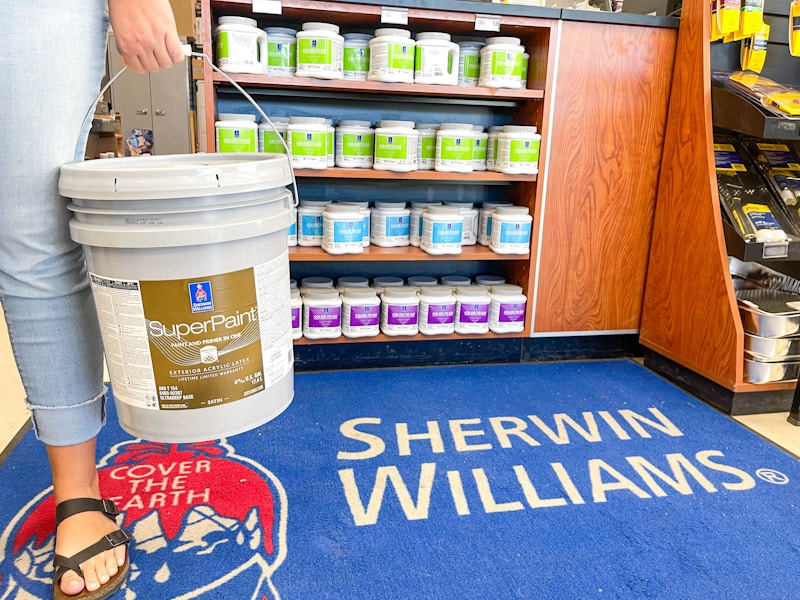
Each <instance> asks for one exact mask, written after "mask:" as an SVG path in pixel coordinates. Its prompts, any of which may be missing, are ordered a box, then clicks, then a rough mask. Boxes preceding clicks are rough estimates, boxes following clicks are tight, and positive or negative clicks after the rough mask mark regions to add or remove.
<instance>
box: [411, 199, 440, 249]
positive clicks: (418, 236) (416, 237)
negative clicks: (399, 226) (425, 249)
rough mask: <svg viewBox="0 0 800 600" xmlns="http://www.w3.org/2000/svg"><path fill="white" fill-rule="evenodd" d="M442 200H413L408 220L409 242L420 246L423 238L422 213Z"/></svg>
mask: <svg viewBox="0 0 800 600" xmlns="http://www.w3.org/2000/svg"><path fill="white" fill-rule="evenodd" d="M441 204H442V203H441V202H412V203H411V209H410V210H411V214H410V215H409V222H408V243H409V244H410V245H411V246H416V247H417V248H419V244H420V241H421V240H422V214H423V213H424V212H425V209H426V208H428V207H429V206H436V205H441Z"/></svg>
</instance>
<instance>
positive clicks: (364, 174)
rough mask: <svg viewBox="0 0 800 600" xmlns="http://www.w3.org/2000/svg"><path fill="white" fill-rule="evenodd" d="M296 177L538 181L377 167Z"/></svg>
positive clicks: (297, 174) (302, 173)
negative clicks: (391, 169) (400, 170)
mask: <svg viewBox="0 0 800 600" xmlns="http://www.w3.org/2000/svg"><path fill="white" fill-rule="evenodd" d="M294 173H295V177H308V178H312V179H313V178H316V179H319V178H323V179H390V180H393V181H395V180H396V181H403V180H411V181H450V182H453V181H455V182H458V183H467V184H469V183H476V184H487V183H513V182H515V181H536V178H537V176H536V175H504V174H503V173H495V172H494V171H474V172H472V173H444V172H440V171H411V172H409V173H397V172H395V171H378V170H375V169H342V168H339V167H333V168H330V169H319V170H317V169H297V170H296V171H295V172H294Z"/></svg>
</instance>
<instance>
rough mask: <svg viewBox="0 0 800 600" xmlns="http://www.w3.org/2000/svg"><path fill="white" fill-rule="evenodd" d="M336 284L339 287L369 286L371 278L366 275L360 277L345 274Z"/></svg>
mask: <svg viewBox="0 0 800 600" xmlns="http://www.w3.org/2000/svg"><path fill="white" fill-rule="evenodd" d="M336 285H338V286H339V287H362V288H365V287H369V279H367V278H366V277H359V276H358V275H345V276H344V277H339V279H337V280H336Z"/></svg>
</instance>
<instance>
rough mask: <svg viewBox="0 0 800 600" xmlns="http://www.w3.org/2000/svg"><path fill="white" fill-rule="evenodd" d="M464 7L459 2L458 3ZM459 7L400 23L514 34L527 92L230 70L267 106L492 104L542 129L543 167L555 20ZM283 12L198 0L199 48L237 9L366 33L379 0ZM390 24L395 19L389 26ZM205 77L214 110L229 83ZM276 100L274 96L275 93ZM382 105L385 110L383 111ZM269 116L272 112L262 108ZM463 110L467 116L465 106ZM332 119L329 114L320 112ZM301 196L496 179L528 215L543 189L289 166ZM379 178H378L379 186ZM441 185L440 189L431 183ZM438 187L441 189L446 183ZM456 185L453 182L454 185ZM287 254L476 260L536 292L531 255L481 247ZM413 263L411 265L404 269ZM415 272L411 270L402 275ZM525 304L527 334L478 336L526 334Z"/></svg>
mask: <svg viewBox="0 0 800 600" xmlns="http://www.w3.org/2000/svg"><path fill="white" fill-rule="evenodd" d="M465 4H466V3H465ZM480 8H487V9H488V8H489V7H480V6H476V7H475V12H458V11H447V10H429V9H417V8H408V9H407V13H408V25H407V26H404V27H406V28H408V29H410V30H412V31H414V32H417V31H446V32H448V33H450V34H452V35H454V36H459V35H460V36H469V37H471V38H473V39H474V38H475V37H479V38H480V37H484V38H485V37H491V36H492V35H514V36H517V37H520V38H522V43H523V44H524V45H525V47H526V51H527V52H528V53H529V54H530V62H529V76H528V85H527V88H525V89H520V90H510V89H490V88H481V87H463V86H462V87H459V86H439V85H420V84H391V83H388V84H387V83H379V82H372V81H346V80H334V81H329V80H320V79H312V78H308V77H278V76H269V75H232V78H233V79H234V81H236V83H237V84H239V85H241V86H242V87H244V88H245V89H246V90H247V91H248V92H249V93H251V94H252V95H254V96H257V97H258V101H259V102H260V103H265V104H268V103H269V102H272V101H278V102H280V101H284V102H285V101H287V98H288V99H289V101H291V100H293V99H295V98H296V101H297V102H303V101H305V102H314V103H317V104H315V106H320V105H322V106H324V104H325V103H326V102H330V103H336V102H342V101H343V100H345V101H363V102H368V103H372V106H373V107H374V106H378V107H380V106H386V107H392V106H393V105H396V104H397V103H408V102H411V101H414V102H423V103H426V105H427V106H428V107H430V110H431V111H432V112H434V113H435V112H438V113H440V121H442V122H444V121H448V120H450V121H452V120H453V118H452V109H450V108H449V107H450V105H451V104H456V105H458V106H460V107H461V108H462V111H467V112H468V111H470V110H472V108H471V107H474V110H479V111H486V110H487V108H488V110H492V109H493V108H497V109H498V110H502V111H504V113H503V114H504V115H506V116H507V118H508V121H507V122H510V123H516V124H526V125H527V124H530V125H536V126H537V127H538V128H539V131H540V133H541V134H542V144H541V152H540V164H543V162H544V160H545V157H546V152H547V146H546V140H547V128H548V123H547V120H546V119H545V118H544V115H546V114H548V112H549V102H550V97H549V95H548V93H547V87H548V85H547V84H548V81H549V79H550V77H551V76H552V69H553V57H554V56H555V51H554V48H555V46H554V44H555V35H554V34H553V31H554V29H555V27H556V25H557V23H558V22H557V21H556V20H552V19H539V18H528V17H517V16H510V15H503V16H502V17H501V22H500V32H499V33H498V32H482V31H476V30H475V23H476V12H481V11H479V9H480ZM281 9H282V14H281V15H262V14H255V15H254V14H252V12H251V11H252V3H251V2H250V1H249V0H202V2H201V15H202V20H203V32H204V38H203V49H204V52H205V53H206V54H208V55H209V56H213V37H212V36H213V31H214V23H215V21H216V18H217V17H218V16H220V15H243V16H249V17H255V18H257V19H258V20H259V26H261V27H265V26H273V25H275V26H282V25H288V26H293V27H299V26H300V24H301V23H303V22H307V21H322V22H329V23H336V24H338V25H339V26H340V27H341V29H342V31H352V30H362V31H369V30H373V29H376V28H379V27H381V26H392V25H382V24H381V6H379V5H377V4H361V3H349V2H316V1H313V2H312V1H307V0H282V2H281ZM395 26H396V25H395ZM204 77H205V80H206V81H207V82H211V85H207V86H205V93H206V98H205V100H206V106H209V107H215V106H216V105H217V104H216V103H217V101H218V96H222V95H223V94H224V95H225V97H232V96H231V94H236V93H238V92H236V90H235V89H234V88H233V87H232V86H231V85H230V83H229V82H228V80H227V79H226V78H225V77H224V76H221V75H219V74H217V73H214V72H213V71H212V70H211V68H210V67H209V66H208V65H205V72H204ZM276 99H277V100H276ZM386 110H389V108H387V109H386ZM268 114H269V113H268ZM461 114H464V112H462V113H461ZM325 116H333V115H325ZM214 121H215V111H211V110H210V111H208V112H207V115H206V132H207V147H208V148H213V147H214V145H215V140H214ZM295 175H296V177H297V179H298V186H299V188H300V192H301V194H302V193H303V188H304V186H307V185H312V184H318V185H328V186H330V185H337V182H338V184H340V185H347V186H369V185H370V183H371V182H376V184H380V185H384V186H385V185H387V183H388V184H391V183H392V182H395V183H396V184H397V194H398V197H402V196H403V194H404V191H403V187H402V186H403V185H404V184H405V183H406V182H409V184H412V185H425V184H430V185H431V186H450V185H452V186H458V187H460V186H465V185H467V186H501V187H503V188H504V193H503V195H504V196H505V197H506V198H508V199H509V200H510V201H512V202H514V203H515V204H519V205H523V206H527V207H528V208H529V210H530V212H531V214H534V213H535V210H536V207H537V202H538V201H539V197H540V195H541V188H540V186H538V184H537V182H538V177H537V176H536V175H504V174H501V173H495V172H490V171H485V172H473V173H470V174H462V173H443V172H436V171H414V172H410V173H395V172H391V171H379V170H374V169H342V168H329V169H325V170H319V171H317V170H309V169H299V170H297V171H296V172H295ZM384 182H385V183H384ZM437 189H442V188H437ZM443 189H446V187H445V188H443ZM453 189H455V188H453ZM536 243H537V242H536V239H532V240H531V247H532V248H535V247H536ZM289 258H290V261H291V263H292V265H293V272H294V270H295V269H294V267H301V266H302V267H303V268H305V269H308V268H311V267H313V265H314V263H319V268H318V273H319V274H324V273H325V269H326V268H336V267H337V266H338V265H339V263H344V264H347V265H351V266H352V267H354V268H355V267H359V266H360V268H361V270H363V269H364V265H366V266H367V269H369V268H370V267H369V266H370V265H372V268H374V269H379V268H381V267H380V265H379V263H384V264H385V265H387V266H390V267H391V266H395V267H396V265H397V264H403V263H424V264H427V265H429V266H430V267H431V268H436V267H437V263H438V265H439V266H440V270H441V271H442V272H446V271H447V269H449V268H450V267H451V266H452V265H456V264H457V265H461V266H462V267H463V268H465V269H469V268H470V264H471V263H473V262H474V264H475V265H476V266H475V272H474V274H475V275H477V274H479V272H480V271H479V270H478V269H479V268H480V265H486V264H491V265H496V267H497V269H499V271H500V272H501V273H502V274H503V276H504V277H505V278H506V280H507V281H509V282H510V283H516V284H519V285H521V286H522V287H523V290H524V292H525V294H526V295H527V296H528V298H531V299H532V297H533V296H532V294H533V292H534V277H533V269H534V263H533V254H532V253H528V254H524V255H499V254H496V253H494V252H492V251H491V250H489V249H488V248H486V247H484V246H480V245H477V246H466V247H464V248H463V250H462V253H461V254H459V255H446V256H432V255H429V254H426V253H425V252H423V251H422V250H420V249H419V248H414V247H402V248H380V247H377V246H369V247H367V248H365V251H364V252H363V253H362V254H354V255H330V254H327V253H326V252H324V251H323V250H321V249H320V248H308V247H294V248H291V249H290V253H289ZM409 268H410V266H409ZM408 274H409V275H410V274H414V273H411V272H410V273H408ZM531 305H532V302H529V303H528V313H527V318H526V327H525V331H524V332H522V333H519V334H510V335H503V336H495V335H488V336H481V337H527V336H529V335H530V327H531V321H532V319H531ZM469 337H470V336H461V335H455V334H454V335H453V336H444V337H443V336H424V335H419V336H410V337H406V336H383V335H381V336H378V337H377V338H357V339H354V340H348V339H347V338H344V337H340V338H337V339H335V340H330V341H328V340H313V341H308V340H300V341H298V342H296V343H298V344H299V345H307V344H309V343H311V344H317V343H319V344H326V343H357V342H374V341H380V342H394V341H404V340H409V339H411V340H417V341H419V340H427V339H467V338H469Z"/></svg>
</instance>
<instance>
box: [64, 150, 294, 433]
mask: <svg viewBox="0 0 800 600" xmlns="http://www.w3.org/2000/svg"><path fill="white" fill-rule="evenodd" d="M290 183H291V171H290V167H289V163H288V160H287V158H286V157H285V156H266V155H261V154H244V155H237V156H231V155H226V154H189V155H169V156H148V157H129V158H115V159H114V160H94V161H86V162H80V163H73V164H68V165H64V166H63V167H62V168H61V179H60V183H59V191H60V193H61V194H62V195H63V196H65V197H67V198H71V199H72V203H71V204H70V209H71V210H72V211H73V212H74V216H73V219H72V221H71V222H70V233H71V235H72V239H73V240H75V241H76V242H78V243H80V244H82V245H83V248H84V254H85V256H86V265H87V267H88V270H89V273H90V282H91V285H92V290H93V293H94V300H95V303H96V304H97V306H98V308H99V311H98V313H99V319H100V327H101V331H102V335H103V342H104V347H105V355H106V361H107V365H108V371H109V375H110V378H111V385H112V386H113V389H114V399H115V402H116V404H117V416H118V418H119V421H120V424H121V426H122V428H123V429H124V430H125V431H127V432H128V433H130V434H131V435H133V436H135V437H141V438H144V439H148V440H153V441H160V442H168V443H183V442H196V441H202V440H208V439H215V438H219V437H226V436H229V435H234V434H236V433H240V432H243V431H246V430H249V429H252V428H253V427H256V426H258V425H260V424H262V423H264V422H266V421H269V420H270V419H272V418H274V417H276V416H277V415H279V414H280V413H281V412H282V411H283V410H284V409H285V408H286V407H287V406H288V405H289V403H290V402H291V400H292V396H293V394H294V392H293V389H294V387H293V381H294V377H293V352H292V343H291V310H290V292H289V255H288V247H287V244H286V228H287V227H288V225H289V222H290V220H291V214H290V212H289V210H288V208H287V207H288V205H289V203H290V200H291V194H290V193H289V192H288V191H287V190H286V188H285V187H284V186H286V185H288V184H290ZM123 320H124V322H125V327H120V326H119V324H120V322H122V321H123Z"/></svg>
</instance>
